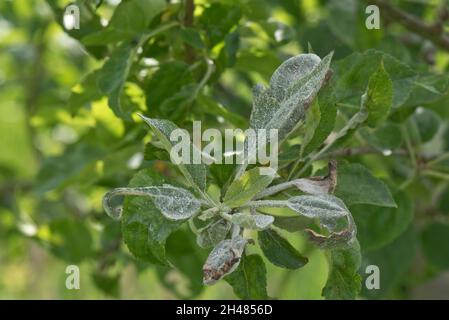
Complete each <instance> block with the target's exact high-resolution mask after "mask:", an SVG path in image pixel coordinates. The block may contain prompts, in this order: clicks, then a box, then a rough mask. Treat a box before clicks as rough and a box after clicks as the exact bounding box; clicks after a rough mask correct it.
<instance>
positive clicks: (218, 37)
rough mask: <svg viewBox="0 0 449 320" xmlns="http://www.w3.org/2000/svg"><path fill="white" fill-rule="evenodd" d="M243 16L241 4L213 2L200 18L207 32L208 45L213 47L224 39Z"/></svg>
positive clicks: (201, 24) (200, 23) (200, 22)
mask: <svg viewBox="0 0 449 320" xmlns="http://www.w3.org/2000/svg"><path fill="white" fill-rule="evenodd" d="M241 16H242V13H241V10H240V6H239V5H232V6H231V5H225V4H222V3H211V4H210V5H209V6H207V7H206V8H205V9H204V11H203V13H202V14H201V17H200V19H199V25H200V26H202V28H203V29H204V30H205V31H206V33H207V38H208V43H207V44H208V47H209V48H212V47H214V46H215V45H216V44H218V43H220V42H221V41H223V40H224V38H225V36H226V35H227V34H229V33H230V31H231V29H232V28H233V27H234V26H235V25H237V24H238V23H239V21H240V18H241Z"/></svg>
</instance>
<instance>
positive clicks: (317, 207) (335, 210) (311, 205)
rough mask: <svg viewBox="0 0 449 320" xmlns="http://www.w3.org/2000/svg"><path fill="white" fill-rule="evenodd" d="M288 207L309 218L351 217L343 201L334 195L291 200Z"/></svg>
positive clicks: (306, 196)
mask: <svg viewBox="0 0 449 320" xmlns="http://www.w3.org/2000/svg"><path fill="white" fill-rule="evenodd" d="M287 206H288V207H289V208H290V209H292V210H294V211H296V212H298V213H299V214H301V215H303V216H306V217H308V218H320V219H323V218H324V219H325V218H338V217H344V216H347V215H349V214H350V213H349V210H348V209H347V208H346V206H345V204H344V203H343V201H341V200H340V199H338V198H337V197H334V196H332V195H313V196H312V195H311V196H309V195H305V196H297V197H293V198H290V199H289V200H288V201H287Z"/></svg>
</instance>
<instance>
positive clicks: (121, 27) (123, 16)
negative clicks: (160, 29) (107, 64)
mask: <svg viewBox="0 0 449 320" xmlns="http://www.w3.org/2000/svg"><path fill="white" fill-rule="evenodd" d="M165 6H166V3H165V1H164V0H152V1H148V0H132V1H122V2H121V3H120V4H119V5H118V6H117V8H116V9H115V11H114V15H113V16H112V18H111V20H110V21H109V24H108V26H107V27H106V28H104V29H103V30H101V31H99V32H96V33H93V34H90V35H89V36H87V37H85V38H83V39H82V41H83V43H85V44H108V43H112V42H119V41H123V40H130V39H132V38H133V37H136V36H139V35H140V34H142V33H145V32H147V31H149V29H148V26H149V24H150V22H151V20H153V18H154V17H155V16H156V15H158V14H159V13H160V12H161V11H162V10H163V9H164V8H165Z"/></svg>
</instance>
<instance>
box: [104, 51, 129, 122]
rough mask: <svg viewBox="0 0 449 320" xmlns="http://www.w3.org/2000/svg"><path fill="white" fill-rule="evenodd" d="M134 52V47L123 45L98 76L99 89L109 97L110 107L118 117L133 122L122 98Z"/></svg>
mask: <svg viewBox="0 0 449 320" xmlns="http://www.w3.org/2000/svg"><path fill="white" fill-rule="evenodd" d="M134 52H135V48H134V47H133V46H131V45H130V44H127V43H123V44H122V45H120V46H119V47H118V48H117V49H115V50H114V52H113V53H112V55H111V56H110V57H109V59H108V60H107V61H106V62H105V64H104V65H103V67H102V68H101V69H100V70H99V71H98V76H97V85H98V87H99V89H100V90H101V92H102V93H104V94H106V95H108V97H109V99H108V102H109V107H110V108H111V109H112V111H114V113H115V114H116V116H117V117H119V118H122V119H125V120H131V116H130V113H129V111H128V112H127V111H125V110H124V108H123V106H122V103H121V100H120V98H121V95H122V92H123V88H124V86H125V82H126V79H127V78H128V74H129V70H130V68H131V65H132V62H133V58H134Z"/></svg>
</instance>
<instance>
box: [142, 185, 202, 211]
mask: <svg viewBox="0 0 449 320" xmlns="http://www.w3.org/2000/svg"><path fill="white" fill-rule="evenodd" d="M146 189H148V191H151V192H150V193H149V196H151V197H152V199H153V202H154V205H155V206H156V207H157V208H158V209H159V210H160V211H161V213H162V214H163V215H164V216H165V217H167V218H168V219H171V220H183V219H187V218H190V217H191V216H193V215H194V214H195V213H197V212H198V211H199V210H200V202H199V201H198V200H196V199H195V197H194V196H193V195H192V194H191V193H190V192H189V191H187V190H184V189H181V188H177V187H174V186H171V185H168V184H164V185H162V186H160V187H146Z"/></svg>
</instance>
